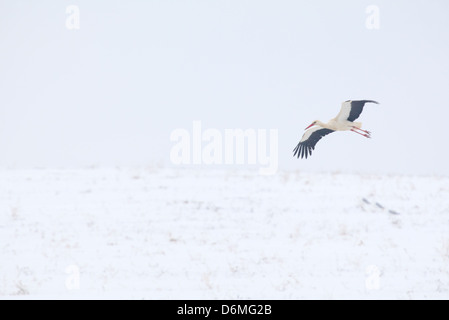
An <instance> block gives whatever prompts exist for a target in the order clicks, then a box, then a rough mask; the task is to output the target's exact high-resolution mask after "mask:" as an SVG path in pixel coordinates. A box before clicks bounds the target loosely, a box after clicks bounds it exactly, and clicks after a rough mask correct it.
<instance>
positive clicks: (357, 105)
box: [348, 100, 379, 121]
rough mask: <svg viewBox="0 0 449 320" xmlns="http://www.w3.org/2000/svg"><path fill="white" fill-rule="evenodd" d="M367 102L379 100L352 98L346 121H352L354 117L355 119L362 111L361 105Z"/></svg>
mask: <svg viewBox="0 0 449 320" xmlns="http://www.w3.org/2000/svg"><path fill="white" fill-rule="evenodd" d="M367 102H371V103H376V104H379V102H377V101H373V100H352V101H351V112H350V113H349V117H348V121H354V120H355V119H357V118H358V117H359V116H360V114H361V113H362V111H363V107H364V106H365V103H367Z"/></svg>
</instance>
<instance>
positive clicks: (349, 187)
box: [0, 168, 449, 299]
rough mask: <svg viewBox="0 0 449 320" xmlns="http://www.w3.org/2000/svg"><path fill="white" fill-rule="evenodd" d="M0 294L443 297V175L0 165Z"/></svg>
mask: <svg viewBox="0 0 449 320" xmlns="http://www.w3.org/2000/svg"><path fill="white" fill-rule="evenodd" d="M363 199H365V201H364V200H363ZM366 200H367V201H369V202H371V204H368V203H366ZM376 202H378V203H379V204H380V205H382V206H384V207H386V208H387V209H384V210H382V209H381V208H379V207H378V206H377V205H376V204H375V203H376ZM389 209H391V210H394V211H397V212H398V213H399V215H398V214H392V213H389V212H388V210H389ZM0 297H3V298H131V299H140V298H146V299H165V298H168V299H175V298H176V299H187V298H188V299H197V298H204V299H240V298H242V299H244V298H250V299H315V298H319V299H340V298H343V299H345V298H357V299H358V298H362V299H377V298H386V299H397V298H399V299H417V298H437V299H448V298H449V178H446V177H412V176H376V175H346V174H314V173H301V172H280V173H279V174H277V175H275V176H269V177H266V176H259V175H257V174H256V173H254V172H251V171H224V170H223V171H220V170H200V169H193V170H187V169H178V170H177V169H164V168H141V169H137V168H116V169H101V168H91V169H79V170H43V169H36V170H28V171H24V170H14V169H9V170H6V169H3V170H0Z"/></svg>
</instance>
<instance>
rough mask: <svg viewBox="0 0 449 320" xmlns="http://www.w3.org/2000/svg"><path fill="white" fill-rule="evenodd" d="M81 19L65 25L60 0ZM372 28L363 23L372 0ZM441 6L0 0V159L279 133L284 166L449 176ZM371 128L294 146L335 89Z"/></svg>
mask: <svg viewBox="0 0 449 320" xmlns="http://www.w3.org/2000/svg"><path fill="white" fill-rule="evenodd" d="M68 5H77V6H78V7H79V9H80V30H68V29H67V28H66V19H67V14H66V7H67V6H68ZM369 5H376V6H378V7H379V9H380V29H379V30H369V29H367V28H366V27H365V21H366V18H367V16H368V14H367V13H366V12H365V10H366V8H367V6H369ZM448 12H449V2H448V1H444V0H440V1H438V0H430V1H376V0H374V1H362V0H354V1H330V0H328V1H298V0H291V1H287V0H284V1H266V0H262V1H261V0H243V1H242V0H238V1H237V0H235V1H229V0H226V1H225V0H219V1H218V0H207V1H206V0H195V1H193V0H190V1H185V0H184V1H181V0H177V1H166V0H164V1H162V0H159V1H151V0H148V1H143V0H142V1H137V0H127V1H117V0H116V1H99V0H89V1H77V0H73V1H56V0H54V1H35V0H34V1H31V0H30V1H15V0H1V1H0V165H1V166H16V167H20V166H47V167H52V166H85V165H93V164H96V165H146V164H150V163H155V162H161V163H165V164H167V165H170V158H169V156H170V148H171V147H172V146H173V143H172V142H171V141H170V133H171V132H172V131H173V130H174V129H176V128H186V129H188V130H191V127H192V121H194V120H200V121H201V122H202V125H203V127H204V128H217V129H219V130H224V129H226V128H242V129H246V128H254V129H278V130H279V165H280V168H285V169H298V170H306V171H311V170H312V171H345V172H347V171H348V172H378V173H409V174H444V175H448V174H449V151H448V147H449V143H448V139H447V133H446V132H447V129H446V127H447V118H448V115H449V98H448V97H449V58H448V57H449V41H448V39H449V37H448V36H449V19H448ZM347 99H373V100H377V101H379V102H380V103H381V104H380V105H369V106H367V107H366V108H365V111H364V113H363V114H362V116H361V118H360V121H362V122H363V124H364V128H366V129H368V130H370V131H372V135H373V139H371V140H368V139H365V138H363V137H361V136H358V135H356V134H353V133H350V132H344V133H336V134H332V135H329V136H328V137H326V138H324V139H323V140H322V141H320V142H319V144H318V145H317V148H316V150H315V152H314V154H313V155H312V157H311V158H309V159H307V160H298V159H294V158H293V157H292V149H293V148H294V146H295V145H296V143H297V141H298V139H299V138H300V137H301V135H302V133H303V129H304V128H305V127H306V126H307V125H309V124H310V123H311V122H312V121H313V120H315V119H320V120H323V121H327V120H328V119H330V118H332V117H334V116H335V115H336V114H337V113H338V111H339V108H340V104H341V102H342V101H344V100H347Z"/></svg>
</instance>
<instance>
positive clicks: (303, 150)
mask: <svg viewBox="0 0 449 320" xmlns="http://www.w3.org/2000/svg"><path fill="white" fill-rule="evenodd" d="M332 132H334V130H331V129H326V128H323V129H320V130H317V131H315V132H314V133H312V134H311V135H310V137H309V139H307V140H304V141H302V142H299V143H298V145H297V146H296V147H295V149H293V156H294V157H295V156H296V157H297V158H299V157H300V156H301V158H304V157H305V158H306V159H307V157H308V156H310V155H312V150H314V149H315V145H316V144H317V143H318V141H320V140H321V138H322V137H324V136H326V135H328V134H329V133H332Z"/></svg>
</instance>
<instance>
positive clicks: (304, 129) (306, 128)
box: [304, 123, 315, 130]
mask: <svg viewBox="0 0 449 320" xmlns="http://www.w3.org/2000/svg"><path fill="white" fill-rule="evenodd" d="M314 125H315V123H312V124H311V125H310V126H308V127H307V128H305V129H304V130H307V129H309V128H310V127H313V126H314Z"/></svg>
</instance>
